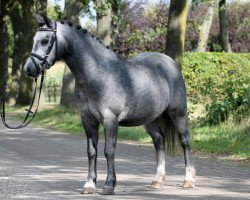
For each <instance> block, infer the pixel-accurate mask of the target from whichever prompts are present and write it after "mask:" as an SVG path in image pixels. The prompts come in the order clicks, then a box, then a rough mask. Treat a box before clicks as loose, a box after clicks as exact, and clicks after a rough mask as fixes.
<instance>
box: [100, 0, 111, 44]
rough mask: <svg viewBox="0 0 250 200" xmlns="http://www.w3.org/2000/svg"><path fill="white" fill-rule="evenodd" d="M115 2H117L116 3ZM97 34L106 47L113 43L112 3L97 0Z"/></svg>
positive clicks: (107, 0)
mask: <svg viewBox="0 0 250 200" xmlns="http://www.w3.org/2000/svg"><path fill="white" fill-rule="evenodd" d="M114 2H115V1H114ZM96 19H97V34H98V37H99V38H100V39H101V40H102V41H103V43H104V44H105V45H111V43H112V1H110V0H96Z"/></svg>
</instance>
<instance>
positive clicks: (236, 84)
mask: <svg viewBox="0 0 250 200" xmlns="http://www.w3.org/2000/svg"><path fill="white" fill-rule="evenodd" d="M183 62H184V63H183V71H182V73H183V76H184V79H185V80H186V86H187V94H188V98H189V100H190V101H191V102H193V103H202V104H205V106H206V111H207V114H206V117H205V122H206V123H209V124H218V123H219V122H222V121H225V120H227V119H228V118H229V116H232V117H233V119H236V120H241V119H242V118H243V117H245V116H248V115H249V107H250V95H249V91H250V86H249V82H250V81H249V80H250V74H249V70H250V54H233V53H186V54H185V56H184V60H183Z"/></svg>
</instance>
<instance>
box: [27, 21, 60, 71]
mask: <svg viewBox="0 0 250 200" xmlns="http://www.w3.org/2000/svg"><path fill="white" fill-rule="evenodd" d="M56 28H57V27H56V22H54V28H53V27H51V28H38V29H37V31H52V32H53V35H52V37H51V39H50V43H49V46H48V48H47V50H46V53H45V56H44V57H42V56H40V55H38V54H36V53H33V52H31V53H30V58H31V60H32V62H33V64H34V65H35V67H36V69H37V70H38V71H39V72H44V71H45V70H46V69H49V68H50V67H51V66H52V65H53V64H54V63H53V64H51V65H50V64H49V63H48V61H47V58H48V56H49V54H50V52H51V50H52V48H53V46H54V43H55V45H56V46H55V48H56V56H57V36H56V31H57V30H56ZM34 57H35V58H37V59H38V60H40V61H42V62H41V63H39V64H37V62H36V61H35V59H34Z"/></svg>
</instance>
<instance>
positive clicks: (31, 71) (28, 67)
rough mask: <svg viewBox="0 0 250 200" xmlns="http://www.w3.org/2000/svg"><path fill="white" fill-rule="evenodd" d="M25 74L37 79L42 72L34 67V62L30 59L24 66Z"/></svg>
mask: <svg viewBox="0 0 250 200" xmlns="http://www.w3.org/2000/svg"><path fill="white" fill-rule="evenodd" d="M24 73H25V74H26V75H27V76H28V77H32V78H35V77H37V76H39V74H40V70H39V69H38V68H37V67H36V66H35V65H34V63H33V62H32V60H31V59H30V58H28V60H27V62H26V64H25V65H24Z"/></svg>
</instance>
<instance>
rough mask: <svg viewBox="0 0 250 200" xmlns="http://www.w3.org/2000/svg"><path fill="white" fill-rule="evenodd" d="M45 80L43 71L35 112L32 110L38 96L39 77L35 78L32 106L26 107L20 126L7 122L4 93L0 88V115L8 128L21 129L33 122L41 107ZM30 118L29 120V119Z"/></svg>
mask: <svg viewBox="0 0 250 200" xmlns="http://www.w3.org/2000/svg"><path fill="white" fill-rule="evenodd" d="M43 82H44V72H42V74H41V82H40V88H39V95H38V101H37V106H36V109H35V111H34V112H33V111H32V108H33V104H34V101H35V98H36V91H37V78H35V83H36V84H35V89H34V93H33V95H32V98H31V101H30V106H29V108H28V109H25V110H26V111H27V114H26V116H25V118H24V120H23V122H22V124H20V125H19V126H10V125H8V124H7V122H6V117H5V116H6V115H5V101H4V95H3V93H2V91H1V90H0V103H1V105H0V109H1V110H0V115H1V120H2V122H3V124H4V126H6V127H7V128H9V129H20V128H23V127H25V126H27V125H29V124H30V123H31V121H32V120H33V119H34V117H35V115H36V113H37V110H38V107H39V101H40V97H41V92H42V87H43ZM30 114H31V117H30V119H29V116H30ZM28 119H29V120H28Z"/></svg>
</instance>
